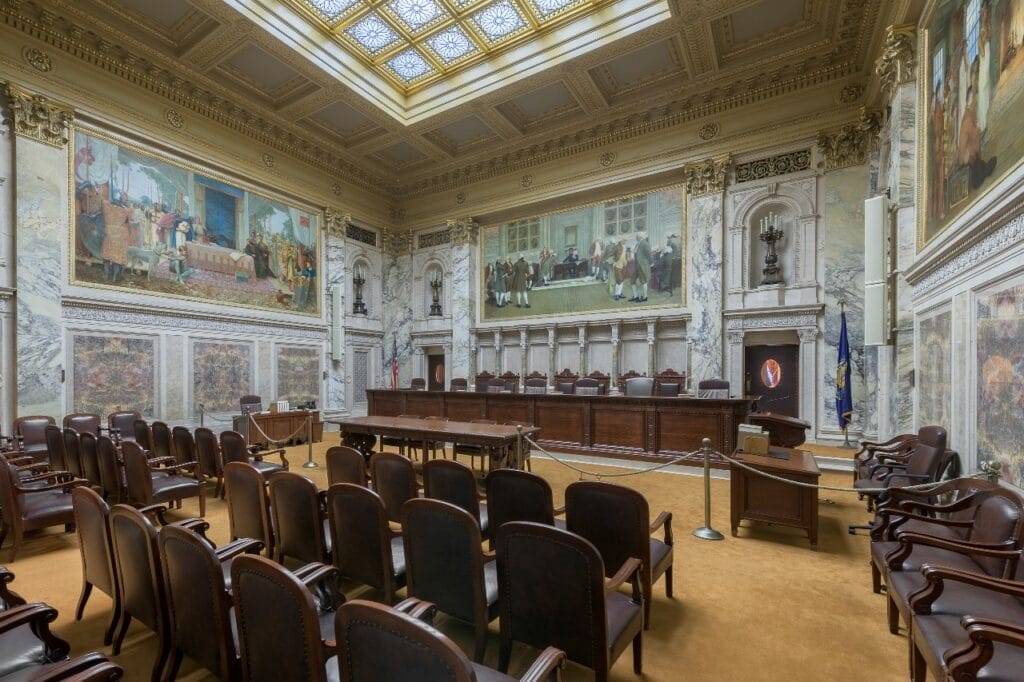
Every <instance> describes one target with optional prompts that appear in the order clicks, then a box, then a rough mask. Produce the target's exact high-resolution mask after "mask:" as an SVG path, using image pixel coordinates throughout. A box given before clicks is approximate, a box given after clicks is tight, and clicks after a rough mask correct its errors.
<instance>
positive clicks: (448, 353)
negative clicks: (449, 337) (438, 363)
mask: <svg viewBox="0 0 1024 682" xmlns="http://www.w3.org/2000/svg"><path fill="white" fill-rule="evenodd" d="M441 348H442V349H443V350H444V382H443V384H444V385H443V386H442V388H443V389H444V390H448V386H449V385H450V384H451V381H452V373H451V372H452V344H451V343H445V344H443V345H442V346H441Z"/></svg>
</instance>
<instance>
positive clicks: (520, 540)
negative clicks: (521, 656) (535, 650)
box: [495, 521, 609, 670]
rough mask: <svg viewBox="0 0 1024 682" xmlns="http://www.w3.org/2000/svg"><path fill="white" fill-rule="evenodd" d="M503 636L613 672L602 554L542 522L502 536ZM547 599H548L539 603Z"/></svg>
mask: <svg viewBox="0 0 1024 682" xmlns="http://www.w3.org/2000/svg"><path fill="white" fill-rule="evenodd" d="M495 548H496V551H497V553H498V584H499V585H500V586H501V599H500V608H501V629H502V636H503V637H505V636H506V634H505V633H506V628H507V632H508V636H509V637H510V638H511V639H513V640H515V641H519V642H523V643H525V644H529V645H531V646H535V647H540V648H543V647H547V646H555V647H558V648H559V649H562V650H563V651H565V654H566V656H567V657H568V658H569V659H570V660H572V661H575V662H577V663H580V664H582V665H585V666H587V667H589V668H593V669H595V670H607V669H608V659H609V655H608V654H609V652H608V644H607V642H608V634H607V632H608V626H607V624H606V622H605V595H604V578H605V568H604V563H603V562H602V561H601V555H600V553H599V552H598V551H597V548H596V547H594V545H592V544H591V543H590V542H588V541H587V540H586V539H584V538H582V537H580V536H578V535H575V534H573V533H570V532H568V531H564V530H560V529H558V528H555V527H554V526H548V525H545V524H540V523H528V522H522V521H513V522H511V523H506V524H505V525H503V526H501V527H500V528H499V529H498V531H497V541H496V543H495ZM540 595H543V598H538V597H539V596H540Z"/></svg>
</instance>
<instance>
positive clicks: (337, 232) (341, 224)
mask: <svg viewBox="0 0 1024 682" xmlns="http://www.w3.org/2000/svg"><path fill="white" fill-rule="evenodd" d="M350 222H352V216H351V215H350V214H348V213H342V212H341V211H339V210H338V209H336V208H332V207H330V206H328V207H327V208H325V209H324V229H325V230H327V234H329V235H331V236H334V237H342V238H344V237H345V229H346V226H347V225H348V224H349V223H350Z"/></svg>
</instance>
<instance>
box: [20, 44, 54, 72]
mask: <svg viewBox="0 0 1024 682" xmlns="http://www.w3.org/2000/svg"><path fill="white" fill-rule="evenodd" d="M21 56H22V57H23V58H24V59H25V61H26V62H28V64H29V66H31V67H32V68H33V69H36V70H37V71H42V72H43V73H46V72H48V71H53V60H51V59H50V55H48V54H46V53H45V52H43V51H42V50H40V49H38V48H35V47H24V48H22V50H21Z"/></svg>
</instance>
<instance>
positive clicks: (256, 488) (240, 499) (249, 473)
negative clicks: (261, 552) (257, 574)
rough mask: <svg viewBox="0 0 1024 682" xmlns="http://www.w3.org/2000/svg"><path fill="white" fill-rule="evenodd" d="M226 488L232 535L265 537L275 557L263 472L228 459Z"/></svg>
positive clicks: (264, 541)
mask: <svg viewBox="0 0 1024 682" xmlns="http://www.w3.org/2000/svg"><path fill="white" fill-rule="evenodd" d="M224 490H225V496H226V498H227V504H228V525H229V527H230V529H231V530H230V533H231V537H232V538H254V539H256V540H263V544H264V546H266V549H267V554H268V555H271V556H272V555H273V551H274V532H273V524H272V522H271V519H270V496H269V495H268V494H267V483H266V481H265V480H264V478H263V474H262V473H260V470H259V469H257V468H256V467H254V466H253V465H252V464H249V463H248V462H228V463H227V464H225V465H224Z"/></svg>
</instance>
